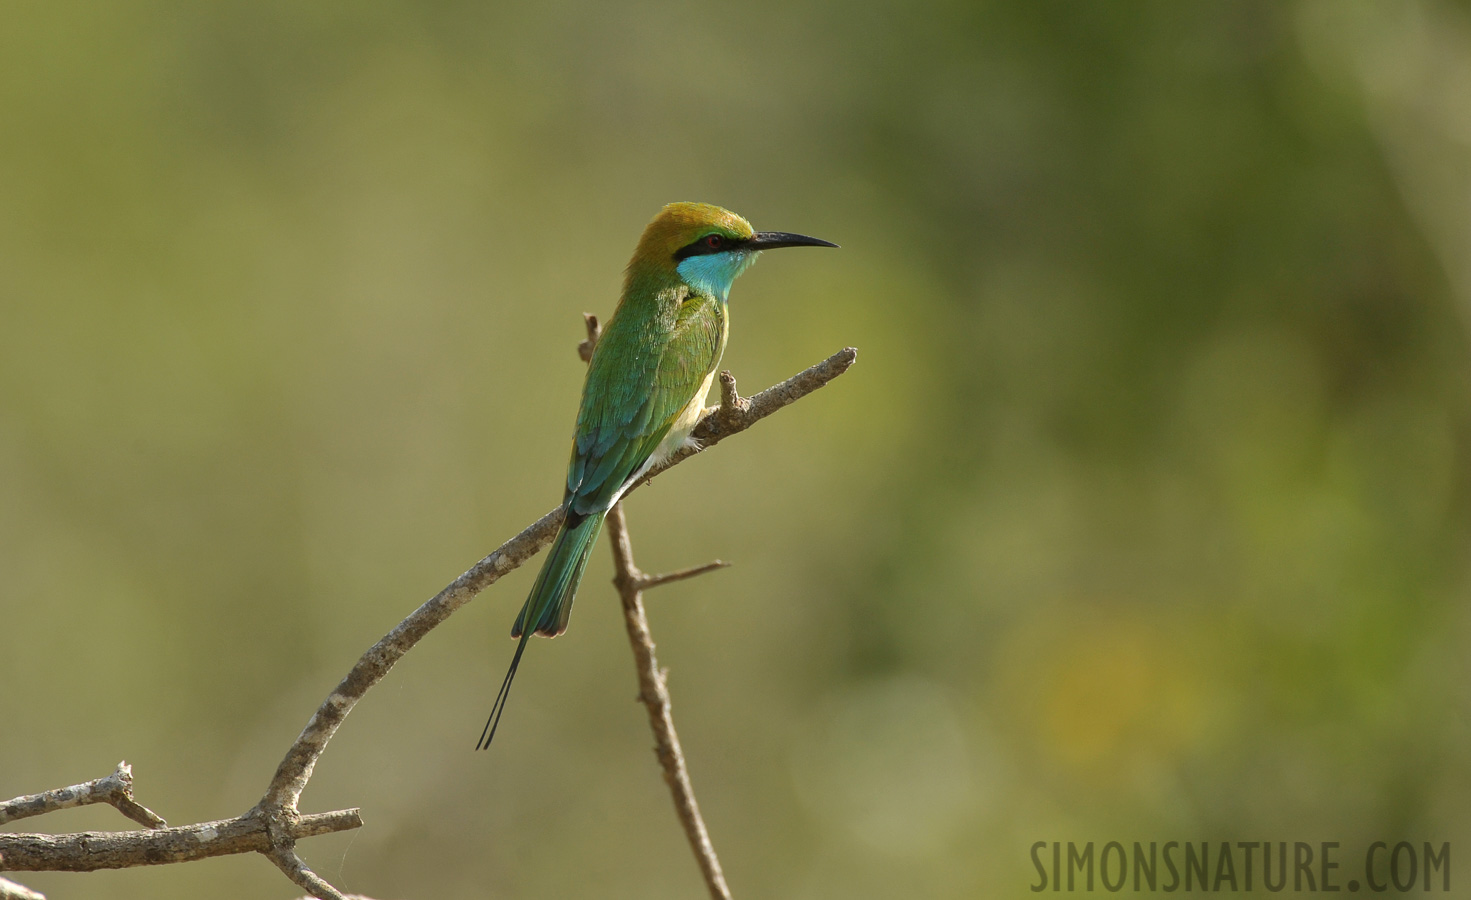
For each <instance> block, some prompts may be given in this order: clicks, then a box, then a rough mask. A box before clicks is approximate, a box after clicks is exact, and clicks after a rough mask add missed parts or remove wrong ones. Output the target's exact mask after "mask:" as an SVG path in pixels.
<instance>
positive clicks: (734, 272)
mask: <svg viewBox="0 0 1471 900" xmlns="http://www.w3.org/2000/svg"><path fill="white" fill-rule="evenodd" d="M760 255H761V254H760V253H759V252H758V253H752V252H750V251H742V250H735V251H731V252H727V253H707V254H703V255H700V256H691V257H689V258H687V259H685V260H684V261H683V262H681V263H680V264H679V266H678V267H677V270H678V271H679V277H680V278H683V279H684V281H685V284H688V285H689V286H690V287H692V288H694V289H695V290H698V291H702V292H704V293H707V294H709V295H711V296H712V297H714V298H716V299H717V300H719V301H720V302H721V303H724V302H725V301H726V298H728V297H729V296H730V286H731V284H732V283H734V282H735V280H736V277H737V276H739V275H740V274H741V273H742V272H744V271H746V269H748V268H749V267H750V265H751V263H753V262H755V261H756V257H757V256H760Z"/></svg>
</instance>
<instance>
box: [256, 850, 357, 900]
mask: <svg viewBox="0 0 1471 900" xmlns="http://www.w3.org/2000/svg"><path fill="white" fill-rule="evenodd" d="M266 859H269V860H270V861H271V862H273V863H275V864H276V867H277V868H279V869H280V870H281V871H282V872H284V873H286V877H287V878H290V879H291V880H292V881H293V882H295V883H296V886H297V887H299V888H302V889H303V890H305V891H306V892H307V893H309V894H311V895H312V896H313V897H317V898H319V900H347V897H346V895H344V894H343V893H342V892H341V891H339V890H337V888H335V887H333V886H332V885H330V884H328V883H327V881H326V880H325V879H323V878H322V876H320V875H318V874H317V873H316V872H313V871H312V870H311V868H310V867H308V866H307V864H306V863H304V862H302V861H301V857H300V856H297V855H296V851H295V850H293V849H289V848H286V847H272V848H271V849H270V850H268V851H266Z"/></svg>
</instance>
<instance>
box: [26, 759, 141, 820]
mask: <svg viewBox="0 0 1471 900" xmlns="http://www.w3.org/2000/svg"><path fill="white" fill-rule="evenodd" d="M92 803H108V804H111V805H112V806H115V807H117V811H118V812H120V813H122V814H123V815H125V816H127V817H128V818H130V819H132V820H133V821H134V822H137V823H138V824H139V825H143V826H146V827H148V828H167V827H168V823H167V822H165V821H164V820H163V819H162V818H161V817H159V816H158V814H156V813H155V812H153V810H151V809H149V808H148V807H146V806H141V805H139V803H138V802H137V801H136V800H134V799H133V767H132V766H130V765H128V763H127V761H126V760H124V761H123V762H120V763H118V764H117V768H116V769H115V770H113V773H112V774H111V775H107V776H105V777H102V778H94V779H93V780H91V781H87V782H83V783H82V784H74V785H72V786H71V787H64V788H57V789H55V790H51V791H43V792H41V793H39V794H27V795H26V796H24V797H16V798H15V799H14V800H7V801H5V802H4V803H0V825H4V824H5V823H7V822H14V821H17V820H18V819H28V818H30V817H31V816H39V815H44V814H45V813H49V812H55V811H56V810H58V809H71V808H72V807H76V806H87V805H89V804H92Z"/></svg>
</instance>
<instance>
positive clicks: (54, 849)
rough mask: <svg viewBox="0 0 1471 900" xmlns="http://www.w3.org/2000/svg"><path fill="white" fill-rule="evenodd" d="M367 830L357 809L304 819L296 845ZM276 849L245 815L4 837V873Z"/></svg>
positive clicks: (260, 822) (263, 828)
mask: <svg viewBox="0 0 1471 900" xmlns="http://www.w3.org/2000/svg"><path fill="white" fill-rule="evenodd" d="M362 824H363V818H362V815H361V814H360V813H359V811H358V810H356V809H339V810H336V811H335V812H328V813H316V814H314V815H306V816H301V817H300V818H299V819H298V820H297V821H296V822H295V823H294V824H293V825H292V826H291V827H290V831H289V836H290V838H291V839H292V840H296V839H298V838H304V837H313V836H315V835H319V834H330V833H332V832H334V831H347V830H349V829H352V828H359V827H361V826H362ZM270 849H271V839H270V835H269V834H268V833H267V825H266V822H265V820H264V819H263V818H262V817H261V816H259V815H251V814H246V815H244V816H240V817H238V818H234V819H222V820H220V821H217V822H202V823H200V824H198V825H184V826H181V827H178V828H163V829H158V830H155V831H82V832H77V833H75V834H4V833H0V870H3V871H6V872H95V871H97V870H98V869H126V868H131V867H133V866H155V865H163V864H166V863H180V862H190V861H192V860H196V859H207V858H209V857H211V856H228V855H231V854H235V853H250V852H258V853H264V852H266V851H268V850H270Z"/></svg>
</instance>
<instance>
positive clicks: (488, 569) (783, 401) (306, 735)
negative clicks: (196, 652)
mask: <svg viewBox="0 0 1471 900" xmlns="http://www.w3.org/2000/svg"><path fill="white" fill-rule="evenodd" d="M595 326H596V322H594V321H589V322H588V333H589V336H590V340H591V339H592V338H593V337H594V336H595V334H596V328H595ZM857 355H858V353H857V351H856V350H854V349H853V348H852V347H849V348H846V349H844V350H840V351H839V352H837V353H835V354H833V355H832V356H830V357H829V358H827V359H826V360H823V361H822V362H820V363H818V364H817V365H815V366H812V367H811V368H809V369H806V370H805V371H802V372H799V373H797V374H796V375H794V376H792V377H791V378H788V379H787V380H786V381H783V382H782V383H781V384H778V385H775V386H773V387H770V388H767V389H766V390H764V391H762V392H761V393H759V394H757V395H756V396H754V397H751V398H749V400H748V401H747V402H748V405H747V406H746V408H745V409H742V410H738V411H737V414H735V415H732V416H730V417H728V419H727V420H726V421H719V422H717V421H716V419H717V417H716V416H712V415H710V414H708V413H707V414H706V415H705V417H704V418H703V419H702V420H701V421H700V423H699V424H698V425H696V426H695V430H694V433H693V437H695V438H696V439H697V440H699V441H700V442H701V443H702V444H703V445H704V446H705V447H711V446H714V445H715V444H717V443H719V442H720V441H722V440H724V439H725V438H727V437H730V436H731V435H733V434H737V433H739V432H741V431H744V430H746V429H747V428H750V427H751V426H752V425H754V424H756V423H757V422H759V421H761V420H762V419H764V418H766V417H767V416H769V415H771V414H772V413H774V412H776V411H777V410H779V409H781V408H782V407H784V406H787V405H789V404H791V403H794V402H796V401H797V400H800V399H801V398H803V397H805V396H807V395H808V394H810V393H812V392H813V391H815V390H817V389H818V388H820V387H822V386H823V385H825V384H827V383H828V382H830V381H832V380H833V379H834V378H837V377H838V376H839V375H841V374H843V373H844V372H846V371H847V370H848V367H849V366H851V365H852V364H853V361H854V360H855V359H856V358H857ZM733 386H734V382H732V388H733ZM723 389H724V388H723V382H722V390H723ZM697 452H699V451H698V450H696V449H695V448H694V447H693V446H686V447H684V448H682V449H680V450H679V451H678V452H676V453H675V454H673V456H671V458H670V459H669V460H667V461H666V462H664V463H663V464H662V465H660V466H658V467H656V468H655V469H654V470H653V471H651V472H650V473H649V475H648V477H647V478H646V479H645V481H647V480H648V479H652V478H653V477H654V476H656V475H658V474H659V473H660V472H663V471H665V470H667V469H669V468H670V467H672V466H675V465H678V464H679V463H681V462H683V461H684V460H686V459H688V458H689V457H691V456H693V455H694V454H695V453H697ZM637 487H638V485H635V486H634V488H631V489H630V492H631V491H632V490H634V489H636V488H637ZM562 515H563V509H562V507H560V506H558V507H557V508H556V509H553V510H552V511H551V512H549V513H547V514H546V515H544V516H542V517H541V518H540V519H538V520H537V521H536V522H535V523H534V524H532V525H530V526H529V527H527V528H526V530H524V531H522V532H521V533H520V534H518V535H516V536H515V537H513V538H511V539H510V540H509V541H506V542H505V543H504V544H502V545H501V546H500V547H498V548H497V549H496V550H494V551H493V552H492V553H491V554H490V555H489V556H486V557H485V558H484V559H482V560H481V561H480V562H478V563H476V564H475V565H473V566H471V567H470V568H469V569H468V570H467V571H466V572H464V574H462V575H460V577H459V578H456V579H455V580H454V581H453V582H451V583H450V584H449V585H448V586H446V587H445V588H444V589H443V590H441V591H440V592H439V593H438V594H435V595H434V597H432V598H431V599H429V600H428V601H427V602H425V603H424V604H423V605H422V606H420V607H419V608H418V609H416V610H414V611H413V612H412V613H410V614H409V616H408V618H406V619H404V620H403V621H402V622H400V623H399V624H398V625H397V626H395V627H394V629H393V630H392V631H390V632H389V633H388V634H387V635H385V636H384V637H383V639H382V640H380V641H378V643H376V644H374V645H373V646H372V647H370V648H368V651H367V652H366V653H364V654H363V655H362V657H361V658H360V659H358V661H357V664H356V665H354V666H353V667H352V671H350V672H348V673H347V677H345V678H343V679H342V681H341V683H339V684H338V685H337V687H336V689H335V690H333V691H332V693H331V694H330V695H328V697H327V699H326V700H325V701H323V703H322V705H321V706H320V707H318V709H317V711H316V713H315V714H313V715H312V718H311V720H310V721H309V722H307V725H306V728H305V729H303V730H302V732H301V735H300V736H299V737H298V738H297V739H296V742H295V743H294V744H292V745H291V749H290V750H288V751H287V753H286V758H285V759H283V760H282V761H281V765H280V766H279V767H278V768H277V769H276V775H275V777H274V778H273V779H271V784H270V787H269V788H267V789H266V793H265V796H263V797H262V798H261V802H260V803H259V804H258V808H260V809H270V808H279V809H290V810H294V809H296V804H297V801H298V800H299V799H300V798H301V792H302V791H303V790H304V789H305V788H306V784H307V781H308V780H310V779H311V776H312V769H313V767H314V766H316V763H317V760H318V759H319V758H320V757H321V755H322V751H323V750H325V749H326V747H327V742H328V741H330V740H331V739H332V735H334V734H336V732H337V729H338V727H339V726H341V724H342V721H343V719H345V718H346V717H347V714H348V713H349V712H351V711H352V708H353V706H354V705H356V704H357V702H358V700H360V699H362V697H363V695H364V694H366V693H367V692H368V690H369V689H370V688H371V687H372V686H373V685H375V684H377V683H378V682H379V681H380V680H382V678H383V676H385V675H387V674H388V670H389V669H391V668H393V665H394V663H396V662H398V661H399V659H401V658H402V657H403V655H404V654H405V653H407V652H409V650H410V649H411V648H413V646H414V645H415V644H417V643H418V642H419V640H420V639H421V638H423V637H424V635H426V634H428V633H429V632H430V631H431V630H433V628H434V627H435V626H437V625H438V624H439V623H441V622H443V621H444V620H445V619H447V618H449V617H450V615H451V614H453V613H454V612H455V610H457V609H459V608H460V607H462V606H464V605H465V604H466V603H468V602H470V600H471V599H472V598H474V596H475V595H476V594H478V593H480V592H481V591H483V590H485V589H486V588H487V587H489V586H490V585H492V584H494V583H495V582H496V581H497V580H499V579H500V577H501V576H502V575H504V574H506V573H507V572H509V571H511V570H512V569H515V568H516V567H517V566H519V565H521V564H522V563H524V562H525V561H526V560H528V559H530V558H531V557H532V556H534V555H535V554H536V553H537V551H539V550H541V548H542V547H545V546H546V545H547V544H549V543H551V541H552V538H554V537H555V536H556V534H557V528H558V526H560V525H561V524H562Z"/></svg>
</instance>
